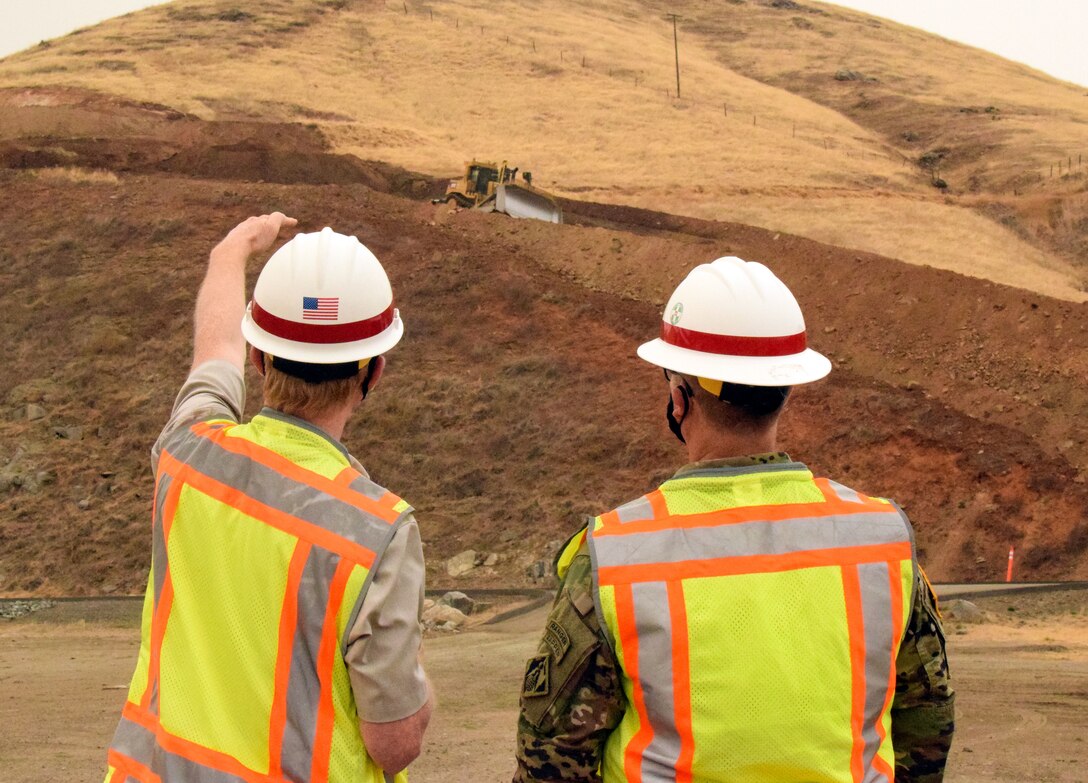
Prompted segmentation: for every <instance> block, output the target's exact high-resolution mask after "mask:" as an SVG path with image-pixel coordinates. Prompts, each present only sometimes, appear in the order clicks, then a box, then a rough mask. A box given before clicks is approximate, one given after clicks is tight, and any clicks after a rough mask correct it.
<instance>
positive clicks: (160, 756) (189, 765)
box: [110, 717, 246, 783]
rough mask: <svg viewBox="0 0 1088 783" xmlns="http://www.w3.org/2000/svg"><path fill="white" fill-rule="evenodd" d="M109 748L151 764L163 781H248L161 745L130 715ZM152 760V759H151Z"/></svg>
mask: <svg viewBox="0 0 1088 783" xmlns="http://www.w3.org/2000/svg"><path fill="white" fill-rule="evenodd" d="M110 747H111V748H113V750H115V751H117V752H118V753H120V754H121V755H123V756H128V757H129V758H130V759H133V760H135V761H138V762H140V763H141V764H143V765H145V766H147V767H150V768H152V769H153V770H154V772H155V774H156V775H158V776H159V777H160V778H161V779H162V780H164V781H174V780H184V781H186V783H246V782H245V780H244V779H243V778H239V777H235V776H234V775H231V774H228V773H226V772H221V771H219V770H217V769H212V768H211V767H206V766H204V765H203V764H198V763H197V762H195V761H191V760H189V759H187V758H183V757H181V756H178V755H175V754H173V753H170V752H169V751H167V750H163V748H161V747H159V746H158V745H157V744H156V742H155V735H154V734H152V733H151V732H150V731H148V730H147V729H145V728H144V727H143V726H141V725H140V724H138V723H133V722H132V721H130V720H129V719H128V718H124V717H122V718H121V722H120V723H119V724H118V725H117V731H116V732H115V733H114V735H113V742H112V743H110ZM152 759H153V761H152Z"/></svg>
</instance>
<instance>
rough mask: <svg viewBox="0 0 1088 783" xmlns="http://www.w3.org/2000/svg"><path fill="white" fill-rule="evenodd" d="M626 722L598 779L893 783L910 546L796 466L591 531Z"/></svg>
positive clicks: (657, 498) (708, 474)
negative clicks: (894, 709)
mask: <svg viewBox="0 0 1088 783" xmlns="http://www.w3.org/2000/svg"><path fill="white" fill-rule="evenodd" d="M588 543H589V549H590V556H591V559H592V563H593V581H594V598H595V602H596V607H597V612H598V613H599V617H600V620H601V624H602V627H603V628H605V629H606V630H607V634H608V637H609V639H610V641H611V644H612V646H613V649H614V651H615V654H616V657H617V661H618V662H619V665H620V667H621V669H622V672H623V677H622V680H623V687H624V691H625V694H626V697H627V704H628V707H627V711H626V713H625V715H624V717H623V719H622V720H621V722H620V725H619V726H618V727H617V728H616V730H615V731H614V732H613V733H612V734H611V735H610V736H609V739H608V740H607V742H606V745H605V751H604V758H603V761H602V776H603V778H604V781H605V783H615V782H616V781H629V783H643V782H644V783H664V782H665V781H669V782H670V783H672V782H673V781H676V782H677V783H686V782H688V781H694V782H695V783H699V782H700V781H737V782H738V783H790V782H791V781H794V782H797V783H802V782H803V783H814V782H819V783H870V782H871V781H884V783H891V781H892V778H893V776H894V771H893V769H894V764H895V760H894V756H893V752H892V743H891V736H890V726H891V717H890V710H891V703H892V698H893V696H894V694H895V678H896V670H895V658H896V654H897V653H898V650H899V644H900V642H901V640H902V638H903V633H904V631H905V628H906V622H907V619H908V615H909V607H910V605H911V601H912V595H911V593H912V590H913V584H914V569H915V565H914V545H913V533H912V531H911V528H910V523H909V522H908V521H907V519H906V516H905V515H903V514H902V512H901V511H900V510H899V509H898V507H897V506H895V505H894V504H893V503H891V502H890V501H887V500H881V499H874V498H868V497H865V496H864V495H861V494H859V493H857V492H854V491H853V490H850V489H847V488H846V487H843V486H842V485H840V484H837V483H835V482H833V481H829V480H827V479H814V478H813V476H812V473H811V472H809V470H808V469H807V468H806V467H805V466H804V465H802V464H800V463H796V462H793V463H781V464H775V465H763V466H753V467H726V468H713V469H704V470H696V471H693V472H691V473H688V474H683V475H681V476H679V477H677V478H674V479H672V480H670V481H667V482H666V483H665V484H663V485H662V486H661V487H660V488H659V489H658V490H656V491H654V492H651V493H650V494H649V495H646V496H644V497H642V498H640V499H639V500H636V501H634V502H632V503H628V504H626V505H624V506H621V507H620V508H618V509H616V510H614V511H611V512H609V513H607V514H604V515H602V516H599V517H597V518H596V519H595V520H593V522H592V524H590V526H589V530H588Z"/></svg>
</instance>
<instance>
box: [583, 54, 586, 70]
mask: <svg viewBox="0 0 1088 783" xmlns="http://www.w3.org/2000/svg"><path fill="white" fill-rule="evenodd" d="M582 67H583V68H585V67H586V56H585V55H584V54H583V55H582Z"/></svg>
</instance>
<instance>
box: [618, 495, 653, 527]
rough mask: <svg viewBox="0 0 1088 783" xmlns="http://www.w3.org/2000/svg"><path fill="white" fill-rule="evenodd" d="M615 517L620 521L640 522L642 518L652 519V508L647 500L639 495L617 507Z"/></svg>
mask: <svg viewBox="0 0 1088 783" xmlns="http://www.w3.org/2000/svg"><path fill="white" fill-rule="evenodd" d="M616 517H617V518H618V519H619V521H620V522H640V521H642V520H644V519H653V518H654V509H653V506H651V505H650V501H649V500H647V499H646V498H645V497H641V498H639V499H638V500H632V501H631V502H630V503H625V504H623V505H622V506H620V507H619V508H617V509H616Z"/></svg>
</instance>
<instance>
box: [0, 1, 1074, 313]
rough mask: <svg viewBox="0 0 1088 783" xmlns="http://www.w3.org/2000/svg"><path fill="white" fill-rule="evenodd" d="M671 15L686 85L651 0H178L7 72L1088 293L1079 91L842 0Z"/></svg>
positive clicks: (5, 78)
mask: <svg viewBox="0 0 1088 783" xmlns="http://www.w3.org/2000/svg"><path fill="white" fill-rule="evenodd" d="M673 10H675V11H676V12H678V13H680V14H681V15H682V17H683V19H682V21H681V24H680V29H679V36H680V47H681V54H680V65H681V88H682V89H681V92H680V95H679V96H677V94H676V83H675V72H674V52H673V40H672V29H671V25H670V24H669V23H668V22H667V21H666V20H664V19H663V18H662V16H661V14H660V9H659V8H658V7H657V6H656V5H655V4H653V3H648V2H645V0H604V1H603V2H598V3H593V4H589V5H586V4H571V3H568V2H563V0H499V1H498V2H493V3H486V4H481V3H476V2H467V1H466V0H433V1H432V2H406V3H402V2H383V1H382V0H323V1H322V2H302V0H268V1H267V2H265V3H262V4H260V5H259V6H253V7H249V6H243V5H241V4H239V3H237V2H235V1H234V0H175V2H172V3H168V4H163V5H160V6H156V7H152V8H149V9H145V10H143V11H140V12H137V13H134V14H129V15H126V16H124V17H120V18H117V19H113V20H110V21H108V22H105V23H103V24H101V25H97V26H95V27H92V28H86V29H83V30H79V31H77V32H76V33H73V34H72V35H69V36H66V37H64V38H61V39H57V40H55V41H49V42H45V43H44V44H43V45H40V46H36V47H32V48H30V49H28V50H26V51H24V52H20V53H18V54H15V55H12V56H11V57H8V58H5V59H4V60H2V61H0V87H9V88H15V89H23V88H26V87H50V88H52V87H64V88H68V87H79V88H85V89H91V90H94V91H97V92H100V93H104V94H107V95H119V96H124V97H125V98H126V99H129V100H131V101H134V102H136V103H152V104H160V105H166V106H170V107H173V109H175V110H177V111H179V112H184V113H185V114H187V115H191V116H194V117H199V118H200V119H203V120H214V121H217V122H249V123H252V122H272V123H298V124H302V125H305V126H306V127H307V128H308V129H309V130H312V131H316V132H319V133H320V135H321V136H322V137H323V138H324V139H325V140H327V143H328V144H329V149H330V151H332V152H336V153H343V154H351V155H355V156H356V157H358V158H361V159H364V160H381V161H385V162H387V163H390V164H394V165H396V166H400V167H403V168H406V169H409V170H415V171H423V172H428V173H434V174H438V175H449V174H453V173H455V172H456V171H457V170H458V168H459V167H460V166H461V163H462V161H464V160H465V159H466V158H467V157H470V156H473V155H477V156H483V157H485V158H499V159H501V158H507V159H509V160H511V161H512V162H513V164H514V165H518V166H520V167H521V168H522V170H532V171H533V172H534V174H535V175H536V181H537V182H538V183H540V184H542V185H544V186H545V187H549V188H552V189H555V190H557V191H559V192H561V193H563V194H565V195H568V196H572V197H574V198H579V199H588V200H592V201H600V202H608V203H614V204H631V205H635V206H640V207H646V208H651V209H658V210H662V211H667V212H671V213H676V214H686V215H692V216H696V217H702V218H708V219H713V220H723V219H724V220H732V221H735V222H744V223H749V224H753V225H759V226H763V227H765V228H768V229H772V230H776V231H784V232H788V233H793V234H799V235H803V236H808V237H811V238H814V239H818V240H820V241H823V242H828V243H830V244H835V245H840V246H843V247H849V248H856V249H859V250H866V251H870V252H876V253H880V254H882V255H885V256H889V257H894V258H899V259H901V260H905V261H909V262H911V263H915V264H919V265H927V266H936V267H939V268H943V269H950V270H953V271H957V272H960V273H962V274H967V275H971V276H975V277H982V278H985V279H990V280H995V281H998V282H1001V283H1004V284H1007V285H1014V286H1017V287H1026V288H1029V289H1030V290H1034V291H1038V292H1040V293H1044V294H1046V295H1048V296H1054V297H1059V298H1063V299H1068V300H1070V301H1084V300H1085V298H1088V293H1086V291H1088V283H1086V278H1085V276H1086V274H1088V270H1086V267H1085V263H1086V259H1088V244H1086V242H1088V191H1086V190H1085V186H1086V182H1088V180H1086V177H1085V175H1086V173H1088V169H1086V168H1085V165H1084V161H1083V156H1084V155H1085V154H1088V149H1086V146H1088V144H1086V141H1088V140H1086V138H1085V135H1084V132H1083V128H1084V123H1085V122H1086V121H1088V103H1086V102H1085V99H1084V96H1083V90H1082V89H1079V88H1076V87H1075V86H1074V85H1069V84H1066V83H1063V82H1060V81H1058V80H1055V79H1051V78H1049V77H1046V76H1044V75H1042V74H1040V73H1038V72H1035V71H1031V70H1030V69H1028V68H1025V67H1024V66H1021V65H1017V64H1015V63H1010V62H1008V61H1005V60H1002V59H1000V58H998V57H995V56H994V55H990V54H987V53H985V52H981V51H979V50H976V49H971V48H969V47H965V46H960V45H957V44H953V43H950V42H948V41H945V40H943V39H941V38H938V37H936V36H933V35H929V34H926V33H922V32H921V31H918V30H912V29H911V28H906V27H903V26H901V25H896V24H894V23H891V22H887V21H884V20H879V19H876V18H874V17H871V16H866V15H863V14H859V13H857V12H853V11H847V10H845V9H840V8H836V7H835V6H831V5H824V4H820V3H810V2H794V1H793V0H789V2H785V1H783V0H773V1H772V0H742V1H741V0H738V2H730V3H722V2H717V1H716V0H680V2H678V3H676V4H674V6H673ZM8 113H9V112H8V111H7V110H5V112H4V113H3V115H0V128H2V126H3V124H4V123H7V122H9V121H10V120H9V119H8V118H7V117H6V116H4V115H7V114H8ZM107 122H109V121H107ZM130 132H131V129H130ZM57 135H60V136H68V135H72V132H71V129H68V128H65V127H62V128H60V129H59V130H58V134H57ZM95 135H97V136H99V137H102V136H104V137H107V138H113V137H115V136H116V135H117V134H116V133H115V132H107V133H99V134H95ZM178 163H179V164H181V163H182V161H178ZM1052 173H1053V175H1052ZM965 237H968V238H970V239H969V241H965V240H964V238H965Z"/></svg>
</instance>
